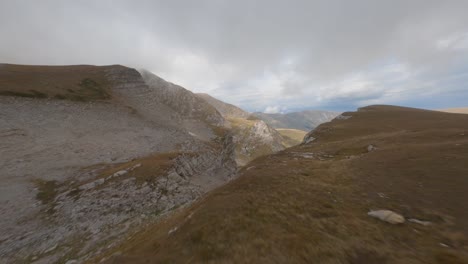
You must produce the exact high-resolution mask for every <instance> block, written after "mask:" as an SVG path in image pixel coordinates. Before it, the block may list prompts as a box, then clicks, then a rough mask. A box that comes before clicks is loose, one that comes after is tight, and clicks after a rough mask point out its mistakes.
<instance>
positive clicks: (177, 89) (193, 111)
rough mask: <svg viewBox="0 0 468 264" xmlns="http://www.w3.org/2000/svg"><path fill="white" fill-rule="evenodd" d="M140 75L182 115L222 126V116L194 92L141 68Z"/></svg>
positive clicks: (162, 98) (166, 102)
mask: <svg viewBox="0 0 468 264" xmlns="http://www.w3.org/2000/svg"><path fill="white" fill-rule="evenodd" d="M141 75H142V77H143V79H144V80H145V82H146V83H147V84H148V86H149V87H150V88H152V89H153V90H154V92H155V93H157V94H158V98H159V99H160V100H161V102H163V103H164V104H166V105H168V106H170V107H171V108H172V109H173V110H174V111H175V112H177V113H179V114H180V115H181V116H182V117H185V118H191V119H198V120H204V121H206V122H207V123H208V124H210V125H214V126H222V125H223V124H224V118H223V117H222V116H221V114H220V113H219V112H218V111H216V109H215V108H214V107H213V106H211V105H210V104H208V103H207V102H206V101H204V100H203V99H201V98H199V97H198V96H197V95H195V94H194V93H192V92H190V91H188V90H186V89H184V88H183V87H181V86H178V85H175V84H173V83H170V82H167V81H165V80H163V79H162V78H160V77H158V76H156V75H154V74H152V73H150V72H148V71H145V70H141Z"/></svg>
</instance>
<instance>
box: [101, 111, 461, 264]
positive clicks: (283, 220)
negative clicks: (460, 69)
mask: <svg viewBox="0 0 468 264" xmlns="http://www.w3.org/2000/svg"><path fill="white" fill-rule="evenodd" d="M467 131H468V116H467V115H460V114H450V113H442V112H436V111H427V110H421V109H412V108H404V107H395V106H381V105H378V106H369V107H364V108H361V109H359V110H358V111H357V112H347V113H343V114H342V116H341V117H340V118H336V119H334V120H333V121H331V122H329V123H324V124H322V125H320V126H319V127H318V128H316V129H315V130H314V131H313V132H312V133H310V134H309V136H308V137H307V138H306V142H308V143H304V144H301V145H299V146H295V147H292V148H289V149H286V150H284V151H281V152H278V153H276V154H273V155H268V156H264V157H262V158H259V159H256V160H254V161H253V162H251V163H250V164H249V165H248V166H246V167H245V168H243V169H242V170H241V171H240V172H239V177H238V178H236V179H235V180H233V181H231V182H230V183H229V184H227V185H225V186H223V187H220V188H218V189H216V190H214V191H212V192H210V193H209V194H207V195H206V197H205V198H204V199H202V200H199V201H198V202H196V203H194V204H192V205H191V206H189V207H187V208H182V209H180V210H179V211H178V212H177V213H176V214H173V215H171V216H168V217H167V218H166V219H165V220H164V221H161V222H158V223H155V224H152V225H148V226H147V227H143V228H142V230H141V231H140V232H137V233H135V234H132V235H131V236H128V237H127V239H126V240H124V242H122V243H121V244H119V245H117V246H116V247H114V248H111V249H109V250H108V251H107V252H105V253H103V254H102V255H100V256H99V257H97V258H96V259H94V261H95V262H99V261H102V262H104V263H187V262H191V263H467V262H468V254H467V251H466V248H467V246H468V244H467V241H468V239H467V238H468V237H467V235H468V224H467V223H468V213H467V212H468V210H466V209H467V208H466V201H467V200H468V190H467V188H468V176H467V175H468V167H467V166H466V164H468V134H467ZM381 209H383V210H391V211H392V212H389V211H375V210H381ZM381 212H383V213H386V217H387V218H385V217H382V218H381V219H382V220H380V219H378V218H375V217H373V216H378V215H379V213H381ZM389 217H391V218H389ZM386 221H389V222H392V223H395V224H390V223H388V222H386ZM397 223H400V224H397Z"/></svg>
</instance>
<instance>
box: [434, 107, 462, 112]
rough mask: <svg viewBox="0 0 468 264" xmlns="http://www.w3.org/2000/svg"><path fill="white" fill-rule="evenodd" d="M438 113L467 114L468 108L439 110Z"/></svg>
mask: <svg viewBox="0 0 468 264" xmlns="http://www.w3.org/2000/svg"><path fill="white" fill-rule="evenodd" d="M439 111H442V112H447V113H456V114H468V107H458V108H447V109H441V110H439Z"/></svg>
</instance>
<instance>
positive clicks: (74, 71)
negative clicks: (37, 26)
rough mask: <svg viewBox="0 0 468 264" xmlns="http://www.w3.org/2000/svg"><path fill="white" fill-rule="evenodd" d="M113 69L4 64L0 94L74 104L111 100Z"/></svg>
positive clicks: (89, 66) (0, 67) (0, 79)
mask: <svg viewBox="0 0 468 264" xmlns="http://www.w3.org/2000/svg"><path fill="white" fill-rule="evenodd" d="M112 67H122V68H123V67H124V66H119V65H112V66H92V65H73V66H35V65H14V64H0V95H4V96H20V97H32V98H55V99H68V100H74V101H88V100H107V99H110V98H111V92H110V86H111V85H112V84H111V83H110V82H109V80H108V79H107V77H106V71H107V70H109V69H110V68H112Z"/></svg>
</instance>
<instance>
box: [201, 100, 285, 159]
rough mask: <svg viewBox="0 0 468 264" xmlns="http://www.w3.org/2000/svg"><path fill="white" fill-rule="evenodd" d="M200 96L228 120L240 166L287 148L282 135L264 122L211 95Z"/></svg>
mask: <svg viewBox="0 0 468 264" xmlns="http://www.w3.org/2000/svg"><path fill="white" fill-rule="evenodd" d="M198 96H199V97H200V98H203V100H206V102H208V103H209V104H211V105H212V106H214V107H215V108H216V110H218V112H220V113H221V114H222V115H223V117H224V118H226V119H227V122H226V124H225V127H226V128H227V129H229V135H230V136H232V138H233V143H234V146H233V147H234V155H235V160H236V162H237V164H238V165H239V166H244V165H246V164H247V163H248V162H250V161H251V160H253V159H255V158H258V157H260V156H263V155H268V154H272V153H275V152H277V151H280V150H283V149H284V148H285V147H284V145H283V142H284V138H283V137H282V136H281V134H279V133H278V131H276V130H275V129H274V128H272V127H270V126H269V125H268V124H266V123H265V122H264V121H262V120H260V119H257V118H255V117H252V116H251V115H250V114H249V113H248V112H246V111H244V110H242V109H240V108H239V107H237V106H234V105H231V104H228V103H225V102H223V101H220V100H218V99H216V98H214V97H211V96H210V95H207V94H198Z"/></svg>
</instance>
